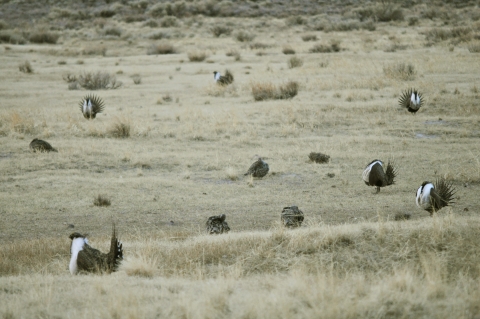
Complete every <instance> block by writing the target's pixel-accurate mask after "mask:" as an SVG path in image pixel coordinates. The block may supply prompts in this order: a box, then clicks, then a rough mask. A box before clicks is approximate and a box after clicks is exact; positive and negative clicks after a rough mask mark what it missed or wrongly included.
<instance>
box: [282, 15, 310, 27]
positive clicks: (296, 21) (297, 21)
mask: <svg viewBox="0 0 480 319" xmlns="http://www.w3.org/2000/svg"><path fill="white" fill-rule="evenodd" d="M306 23H307V20H305V18H303V17H301V16H292V17H288V18H287V19H286V20H285V24H286V25H288V26H295V25H304V24H306Z"/></svg>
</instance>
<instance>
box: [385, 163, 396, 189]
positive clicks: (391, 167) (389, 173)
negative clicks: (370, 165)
mask: <svg viewBox="0 0 480 319" xmlns="http://www.w3.org/2000/svg"><path fill="white" fill-rule="evenodd" d="M397 174H398V171H397V168H396V167H395V161H394V160H389V161H388V164H387V169H386V172H385V178H386V180H387V185H393V184H395V177H397Z"/></svg>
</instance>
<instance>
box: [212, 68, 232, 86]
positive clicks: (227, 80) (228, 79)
mask: <svg viewBox="0 0 480 319" xmlns="http://www.w3.org/2000/svg"><path fill="white" fill-rule="evenodd" d="M213 79H214V80H215V82H217V84H219V85H229V84H231V83H232V82H233V75H232V73H231V72H230V71H229V70H225V75H221V74H220V72H217V71H213Z"/></svg>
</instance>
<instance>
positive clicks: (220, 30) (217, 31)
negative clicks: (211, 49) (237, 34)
mask: <svg viewBox="0 0 480 319" xmlns="http://www.w3.org/2000/svg"><path fill="white" fill-rule="evenodd" d="M211 32H212V34H213V36H214V37H216V38H218V37H219V36H221V35H222V34H225V35H230V34H231V33H232V29H231V28H229V27H225V26H220V25H216V26H214V27H213V28H212V29H211Z"/></svg>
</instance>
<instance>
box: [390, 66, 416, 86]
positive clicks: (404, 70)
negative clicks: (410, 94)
mask: <svg viewBox="0 0 480 319" xmlns="http://www.w3.org/2000/svg"><path fill="white" fill-rule="evenodd" d="M383 73H384V74H385V75H386V76H387V77H389V78H391V79H395V80H402V81H412V80H415V76H416V74H417V72H416V71H415V66H414V65H413V64H411V63H408V64H407V63H403V62H400V63H393V64H390V65H386V66H384V67H383Z"/></svg>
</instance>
